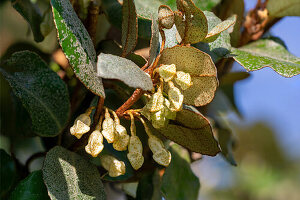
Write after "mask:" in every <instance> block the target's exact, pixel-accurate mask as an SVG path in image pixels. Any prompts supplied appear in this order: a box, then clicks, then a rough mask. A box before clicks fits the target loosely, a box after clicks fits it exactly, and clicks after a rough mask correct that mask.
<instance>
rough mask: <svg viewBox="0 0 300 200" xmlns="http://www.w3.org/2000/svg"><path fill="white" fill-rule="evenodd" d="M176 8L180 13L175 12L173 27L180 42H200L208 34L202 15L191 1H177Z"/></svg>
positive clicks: (205, 21) (205, 20)
mask: <svg viewBox="0 0 300 200" xmlns="http://www.w3.org/2000/svg"><path fill="white" fill-rule="evenodd" d="M177 8H178V10H179V11H181V13H179V12H175V25H176V27H177V30H178V32H179V35H180V37H181V39H182V42H183V43H184V44H195V43H198V42H200V41H202V40H203V39H204V38H205V37H206V35H207V33H208V26H207V19H206V17H205V15H204V13H203V12H202V11H201V10H200V9H199V8H197V7H196V5H195V4H194V3H193V2H192V1H191V0H181V1H177ZM182 14H183V15H184V16H183V15H182ZM183 19H184V20H183Z"/></svg>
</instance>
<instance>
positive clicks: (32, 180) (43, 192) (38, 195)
mask: <svg viewBox="0 0 300 200" xmlns="http://www.w3.org/2000/svg"><path fill="white" fill-rule="evenodd" d="M9 199H10V200H24V199H28V200H29V199H30V200H40V199H43V200H44V199H45V200H47V199H50V198H49V196H48V192H47V188H46V186H45V184H44V181H43V175H42V171H41V170H39V171H35V172H32V173H31V174H29V175H28V176H27V177H26V178H25V179H24V180H22V181H21V182H20V183H19V184H18V185H17V187H16V188H15V189H14V191H13V192H12V193H11V195H10V198H9Z"/></svg>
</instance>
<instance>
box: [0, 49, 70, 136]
mask: <svg viewBox="0 0 300 200" xmlns="http://www.w3.org/2000/svg"><path fill="white" fill-rule="evenodd" d="M6 65H7V66H9V67H10V68H11V70H14V71H15V72H8V71H4V70H1V72H2V74H3V75H4V77H5V79H6V80H7V81H8V82H9V84H10V86H11V87H12V89H13V92H14V94H15V95H16V96H17V97H18V98H19V99H20V100H21V102H22V104H23V106H24V107H25V108H26V110H27V111H28V113H29V114H30V117H31V120H32V125H33V131H34V132H35V133H36V134H38V135H40V136H45V137H53V136H56V135H58V134H59V133H60V132H61V131H62V130H63V129H64V127H65V125H66V123H67V120H68V116H69V111H70V103H69V94H68V91H67V87H66V84H65V83H64V82H63V81H62V80H61V79H60V78H59V76H58V75H57V74H56V73H55V72H53V71H52V70H51V69H49V68H48V66H47V65H46V63H45V62H44V61H43V60H42V59H41V58H40V57H39V56H38V55H37V54H35V53H32V52H29V51H21V52H17V53H14V54H13V55H12V57H11V58H10V59H9V60H8V61H7V62H6Z"/></svg>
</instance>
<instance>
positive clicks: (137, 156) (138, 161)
mask: <svg viewBox="0 0 300 200" xmlns="http://www.w3.org/2000/svg"><path fill="white" fill-rule="evenodd" d="M127 158H128V160H129V162H130V164H131V166H132V167H133V169H135V170H138V169H139V168H141V167H142V165H143V163H144V156H143V155H142V154H141V153H138V152H134V153H128V154H127Z"/></svg>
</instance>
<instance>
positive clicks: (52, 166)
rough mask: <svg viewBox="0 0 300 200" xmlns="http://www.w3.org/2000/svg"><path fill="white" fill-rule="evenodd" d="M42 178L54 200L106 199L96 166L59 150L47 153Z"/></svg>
mask: <svg viewBox="0 0 300 200" xmlns="http://www.w3.org/2000/svg"><path fill="white" fill-rule="evenodd" d="M43 177H44V182H45V184H46V186H47V189H48V193H49V196H50V198H51V200H64V199H65V200H70V199H74V200H77V199H84V200H90V199H99V200H102V199H103V200H104V199H106V195H105V192H104V188H103V184H102V182H101V178H100V174H99V172H98V170H97V168H96V166H94V165H93V164H91V163H89V162H88V161H87V160H85V159H84V158H82V157H81V156H79V155H78V154H76V153H73V152H71V151H68V150H66V149H64V148H62V147H60V146H56V147H54V148H53V149H51V150H50V151H49V152H48V153H47V155H46V159H45V162H44V166H43Z"/></svg>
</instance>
